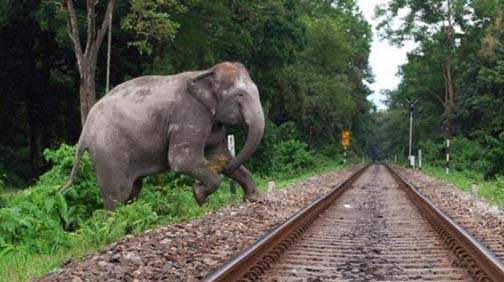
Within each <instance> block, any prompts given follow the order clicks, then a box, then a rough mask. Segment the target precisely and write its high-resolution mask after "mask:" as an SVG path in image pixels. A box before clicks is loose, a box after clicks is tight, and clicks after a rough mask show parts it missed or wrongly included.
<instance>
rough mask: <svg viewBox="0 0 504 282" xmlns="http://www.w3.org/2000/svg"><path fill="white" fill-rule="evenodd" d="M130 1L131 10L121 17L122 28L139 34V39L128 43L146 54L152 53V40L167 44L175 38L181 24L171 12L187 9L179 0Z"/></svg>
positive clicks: (181, 11) (180, 11)
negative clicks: (173, 17)
mask: <svg viewBox="0 0 504 282" xmlns="http://www.w3.org/2000/svg"><path fill="white" fill-rule="evenodd" d="M194 1H195V0H193V1H192V2H194ZM196 1H197V0H196ZM189 2H191V1H189ZM129 3H130V12H129V13H128V14H127V15H126V16H125V17H124V18H122V19H121V28H122V29H124V30H125V31H127V32H131V33H133V34H136V35H137V36H136V37H137V39H135V40H132V41H131V42H129V43H128V44H129V45H130V46H134V47H136V48H137V49H138V51H139V52H140V53H146V54H151V53H152V48H153V43H152V41H155V42H156V44H166V43H167V41H170V40H173V38H174V37H175V34H176V33H177V30H178V28H179V27H180V24H179V23H177V22H175V21H174V20H173V19H172V16H171V14H173V13H184V12H186V11H187V7H186V6H183V5H182V4H181V3H180V1H179V0H168V1H167V0H148V1H145V0H130V1H129Z"/></svg>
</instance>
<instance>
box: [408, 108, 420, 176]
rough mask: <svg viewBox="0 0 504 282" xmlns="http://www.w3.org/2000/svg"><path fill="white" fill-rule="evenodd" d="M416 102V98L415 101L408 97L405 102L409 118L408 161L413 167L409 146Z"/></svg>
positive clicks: (411, 141) (410, 145) (411, 140)
mask: <svg viewBox="0 0 504 282" xmlns="http://www.w3.org/2000/svg"><path fill="white" fill-rule="evenodd" d="M417 102H418V100H415V101H410V100H409V99H406V103H408V107H409V113H410V115H409V116H410V118H409V149H408V160H409V162H410V165H411V166H412V167H415V159H414V157H413V155H411V147H412V144H413V113H414V112H415V105H416V103H417Z"/></svg>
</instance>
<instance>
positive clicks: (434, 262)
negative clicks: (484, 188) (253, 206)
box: [203, 165, 504, 282]
mask: <svg viewBox="0 0 504 282" xmlns="http://www.w3.org/2000/svg"><path fill="white" fill-rule="evenodd" d="M203 281H313V282H315V281H504V265H503V263H502V261H500V260H499V259H498V258H496V257H495V256H494V255H493V254H492V253H491V252H490V251H489V250H488V249H486V248H485V247H484V246H483V245H482V244H481V243H480V242H478V241H477V240H476V239H474V238H473V237H472V236H471V235H469V234H468V233H467V232H466V231H465V230H464V229H462V228H461V227H460V226H459V225H457V224H456V223H455V222H454V221H453V220H451V219H450V218H449V217H447V216H446V215H444V214H443V213H442V212H441V211H440V210H438V209H437V208H436V207H434V206H433V205H432V204H431V203H430V202H429V201H428V200H427V199H426V198H425V197H423V196H421V195H420V194H419V193H418V192H417V191H416V189H415V188H414V187H413V186H412V185H410V184H409V183H407V182H406V181H404V180H403V179H402V178H401V177H400V176H399V175H397V174H396V173H394V172H393V171H392V169H390V168H389V167H387V166H385V165H371V166H368V167H365V168H363V169H361V170H360V171H358V172H357V173H356V174H354V175H353V176H352V177H350V178H349V179H348V180H347V181H345V182H344V183H342V184H341V185H339V186H337V187H334V189H333V190H332V191H331V192H329V193H328V194H327V195H325V196H324V197H321V198H319V199H318V200H316V201H315V202H313V203H312V204H310V205H309V206H307V207H305V208H304V209H303V210H301V211H300V212H298V213H297V214H295V215H294V216H292V217H291V218H289V219H288V220H287V221H286V222H284V223H283V224H281V225H280V226H279V227H277V228H276V229H274V230H272V231H271V232H270V233H268V234H266V235H265V236H264V237H262V238H261V239H259V240H258V241H257V242H256V243H255V244H253V245H252V246H250V247H249V248H247V249H245V250H244V251H243V252H242V253H240V254H239V255H237V256H236V257H235V258H233V259H231V260H230V261H229V262H227V263H226V264H225V265H223V266H222V267H220V268H219V269H217V270H216V271H214V272H213V273H211V274H210V275H208V276H207V277H206V278H204V279H203Z"/></svg>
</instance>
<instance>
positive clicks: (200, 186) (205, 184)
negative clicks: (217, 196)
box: [168, 152, 220, 206]
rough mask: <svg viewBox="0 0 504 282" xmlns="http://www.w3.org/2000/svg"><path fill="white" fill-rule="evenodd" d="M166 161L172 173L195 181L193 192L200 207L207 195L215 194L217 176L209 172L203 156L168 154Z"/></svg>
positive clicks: (207, 163) (218, 180) (217, 183)
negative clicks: (183, 175)
mask: <svg viewBox="0 0 504 282" xmlns="http://www.w3.org/2000/svg"><path fill="white" fill-rule="evenodd" d="M168 159H169V163H170V168H171V169H172V170H173V171H175V172H178V173H182V174H185V175H187V176H190V177H192V178H194V179H196V182H195V183H194V187H193V192H194V197H195V198H196V201H197V202H198V204H199V205H200V206H201V205H203V204H204V203H205V200H206V198H207V197H208V195H210V194H211V193H213V192H215V190H217V188H218V187H219V185H220V179H219V175H218V174H217V173H215V172H214V171H212V170H210V168H209V162H208V161H207V160H206V159H205V158H203V156H201V157H197V156H192V155H187V154H185V155H177V154H176V153H171V152H170V153H169V158H168Z"/></svg>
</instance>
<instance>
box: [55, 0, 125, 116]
mask: <svg viewBox="0 0 504 282" xmlns="http://www.w3.org/2000/svg"><path fill="white" fill-rule="evenodd" d="M115 2H116V1H115V0H109V1H108V3H107V8H106V10H105V15H104V16H103V20H102V23H101V25H100V28H99V29H98V30H96V4H97V1H95V0H87V1H86V8H87V20H86V21H87V39H86V44H85V48H84V50H83V49H82V45H81V38H80V30H79V21H78V18H77V12H76V10H75V7H74V3H73V0H65V7H66V9H67V25H68V29H69V36H70V39H71V40H72V43H73V49H74V52H75V58H76V60H77V68H78V70H79V74H80V87H79V97H80V111H81V123H82V125H84V122H85V121H86V118H87V115H88V113H89V111H90V110H91V107H93V105H94V104H95V102H96V79H95V75H96V63H97V59H98V51H99V50H100V47H101V44H102V42H103V38H104V37H105V34H106V33H107V29H108V28H109V23H110V21H109V18H110V17H111V15H112V10H113V9H114V5H115Z"/></svg>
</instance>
